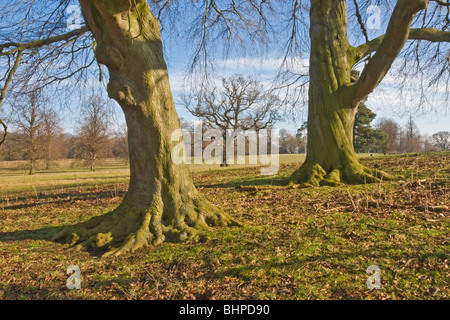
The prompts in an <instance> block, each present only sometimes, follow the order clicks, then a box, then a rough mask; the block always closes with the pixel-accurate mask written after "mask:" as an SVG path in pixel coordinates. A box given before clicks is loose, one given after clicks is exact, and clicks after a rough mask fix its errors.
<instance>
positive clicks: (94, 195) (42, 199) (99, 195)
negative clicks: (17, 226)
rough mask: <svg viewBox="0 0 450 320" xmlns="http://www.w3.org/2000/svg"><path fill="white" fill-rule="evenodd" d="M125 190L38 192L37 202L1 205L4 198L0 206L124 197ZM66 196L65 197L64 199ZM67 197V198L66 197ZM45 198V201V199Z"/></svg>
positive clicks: (11, 208)
mask: <svg viewBox="0 0 450 320" xmlns="http://www.w3.org/2000/svg"><path fill="white" fill-rule="evenodd" d="M125 194H126V191H123V190H115V191H113V190H108V191H100V192H99V191H92V192H77V191H74V192H63V193H59V194H39V195H38V196H37V199H36V200H37V202H33V203H24V204H15V205H9V206H4V207H3V206H1V205H2V204H4V203H6V201H5V200H2V201H0V208H1V209H2V210H17V209H27V208H33V207H38V206H42V205H50V204H63V203H71V202H73V201H92V200H99V199H111V198H116V197H120V198H121V197H124V196H125ZM64 198H66V199H64ZM67 198H69V199H67ZM29 199H30V197H29V196H24V197H18V198H15V199H14V200H15V201H27V200H28V201H29ZM46 200H47V201H46Z"/></svg>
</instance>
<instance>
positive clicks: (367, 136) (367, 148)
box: [353, 102, 387, 153]
mask: <svg viewBox="0 0 450 320" xmlns="http://www.w3.org/2000/svg"><path fill="white" fill-rule="evenodd" d="M376 116H377V115H376V114H375V113H374V112H372V110H370V109H369V108H368V107H367V106H366V105H365V104H364V103H363V102H361V104H360V105H359V108H358V111H357V112H356V116H355V124H354V130H353V145H354V148H355V152H356V153H365V152H371V151H372V150H374V149H377V148H379V147H380V146H381V145H382V144H383V143H384V142H385V141H386V140H387V134H386V133H384V132H383V131H382V130H380V129H375V128H373V127H372V125H371V123H372V121H373V120H374V119H375V117H376Z"/></svg>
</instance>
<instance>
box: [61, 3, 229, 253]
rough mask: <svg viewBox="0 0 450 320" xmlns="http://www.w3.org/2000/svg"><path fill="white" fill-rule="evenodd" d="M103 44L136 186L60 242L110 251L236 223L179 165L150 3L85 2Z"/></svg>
mask: <svg viewBox="0 0 450 320" xmlns="http://www.w3.org/2000/svg"><path fill="white" fill-rule="evenodd" d="M80 4H81V6H82V10H83V15H84V17H85V20H86V21H87V23H88V25H89V27H90V29H91V30H92V32H93V34H94V37H95V39H96V41H97V44H98V45H97V49H96V56H97V59H98V61H99V62H100V63H102V64H104V65H106V66H107V67H108V70H109V74H110V80H109V84H108V94H109V96H110V97H111V98H113V99H115V100H116V101H117V102H118V103H119V104H120V106H121V107H122V110H123V112H124V113H125V118H126V122H127V126H128V143H129V154H130V185H129V189H128V192H127V194H126V196H125V198H124V200H123V202H122V203H121V204H120V206H119V207H118V208H117V209H116V210H114V211H112V212H110V213H108V214H106V215H103V216H99V217H95V218H93V219H91V220H89V221H87V222H85V223H82V224H79V225H75V226H73V227H69V228H68V229H66V230H64V231H62V232H61V233H60V234H58V235H57V236H56V237H55V239H56V240H62V241H65V242H69V243H71V244H73V245H77V246H78V247H79V248H83V249H87V250H100V251H102V252H104V251H107V253H106V255H111V254H114V255H118V254H122V253H125V252H130V251H131V252H133V251H135V250H137V249H139V248H142V247H144V246H147V245H152V244H153V245H157V244H160V243H162V242H163V241H171V242H178V241H184V240H186V239H188V238H194V237H195V236H196V235H198V233H199V231H201V230H206V229H208V227H209V226H225V225H228V224H230V223H231V219H230V217H229V216H228V215H226V214H225V213H223V212H222V211H220V210H219V209H217V208H216V207H214V206H212V205H211V204H210V203H209V202H208V201H207V200H206V199H205V198H204V197H203V196H202V195H201V194H200V193H199V192H198V191H197V190H196V188H195V186H194V184H193V181H192V178H191V175H190V172H189V170H188V168H187V167H186V166H185V165H184V164H181V165H175V164H174V163H173V162H172V159H171V150H172V148H173V147H174V146H175V144H177V142H172V141H171V135H172V133H173V132H174V131H175V130H177V129H179V128H180V122H179V119H178V116H177V114H176V110H175V105H174V101H173V97H172V94H171V91H170V85H169V78H168V72H167V67H166V64H165V62H164V57H163V49H162V42H161V35H160V28H159V24H158V21H157V19H156V18H155V17H154V16H153V14H152V13H151V12H150V8H149V6H148V4H147V2H146V1H138V0H136V1H129V0H120V1H117V0H115V1H112V0H91V1H88V0H80Z"/></svg>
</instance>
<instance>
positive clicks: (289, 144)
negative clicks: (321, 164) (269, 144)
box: [279, 129, 304, 154]
mask: <svg viewBox="0 0 450 320" xmlns="http://www.w3.org/2000/svg"><path fill="white" fill-rule="evenodd" d="M279 137H280V143H279V144H280V154H286V153H287V154H293V153H300V151H302V147H303V148H304V146H302V141H301V140H300V139H299V138H298V137H296V136H294V135H293V134H291V133H290V132H289V131H287V130H286V129H281V130H280V133H279Z"/></svg>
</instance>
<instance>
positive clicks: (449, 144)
mask: <svg viewBox="0 0 450 320" xmlns="http://www.w3.org/2000/svg"><path fill="white" fill-rule="evenodd" d="M431 137H432V138H433V141H434V144H435V145H436V146H437V147H438V148H439V149H440V150H442V151H447V150H450V132H449V131H439V132H437V133H435V134H433V135H432V136H431Z"/></svg>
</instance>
